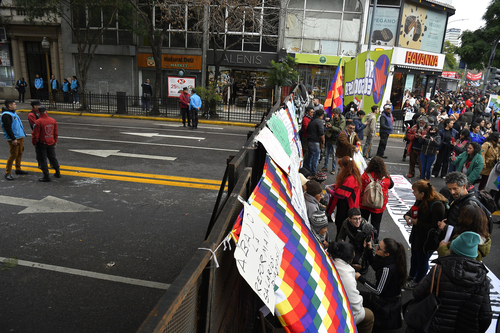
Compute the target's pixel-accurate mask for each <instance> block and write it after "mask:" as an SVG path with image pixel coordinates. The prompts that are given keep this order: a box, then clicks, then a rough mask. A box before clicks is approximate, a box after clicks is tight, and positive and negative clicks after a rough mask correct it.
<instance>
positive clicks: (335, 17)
mask: <svg viewBox="0 0 500 333" xmlns="http://www.w3.org/2000/svg"><path fill="white" fill-rule="evenodd" d="M341 18H342V14H335V13H325V12H306V19H305V22H304V37H305V38H321V39H334V40H335V39H337V40H338V39H340V38H339V37H340V34H339V33H340V20H341Z"/></svg>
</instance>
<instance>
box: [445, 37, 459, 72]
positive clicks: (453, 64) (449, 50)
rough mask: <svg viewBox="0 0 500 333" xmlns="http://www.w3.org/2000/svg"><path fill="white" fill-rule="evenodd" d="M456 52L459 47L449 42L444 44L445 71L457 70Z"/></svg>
mask: <svg viewBox="0 0 500 333" xmlns="http://www.w3.org/2000/svg"><path fill="white" fill-rule="evenodd" d="M456 51H457V47H456V46H455V45H453V44H451V43H450V42H449V41H445V42H444V48H443V53H444V54H445V59H444V70H446V71H453V70H455V69H456V68H457V59H456V58H455V54H456Z"/></svg>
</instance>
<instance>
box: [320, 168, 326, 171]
mask: <svg viewBox="0 0 500 333" xmlns="http://www.w3.org/2000/svg"><path fill="white" fill-rule="evenodd" d="M320 171H328V168H321V170H320Z"/></svg>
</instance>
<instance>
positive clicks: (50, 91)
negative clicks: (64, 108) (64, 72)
mask: <svg viewBox="0 0 500 333" xmlns="http://www.w3.org/2000/svg"><path fill="white" fill-rule="evenodd" d="M45 61H46V62H47V78H48V81H47V86H48V87H49V90H48V92H49V104H50V102H52V87H51V84H50V69H49V50H47V49H46V50H45Z"/></svg>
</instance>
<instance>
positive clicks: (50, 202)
mask: <svg viewBox="0 0 500 333" xmlns="http://www.w3.org/2000/svg"><path fill="white" fill-rule="evenodd" d="M0 204H6V205H13V206H23V207H26V209H24V210H22V211H20V212H19V213H18V214H37V213H96V212H102V210H100V209H94V208H90V207H87V206H84V205H80V204H77V203H74V202H71V201H67V200H63V199H59V198H56V197H53V196H50V195H49V196H47V197H45V198H43V199H41V200H32V199H24V198H15V197H8V196H5V195H0Z"/></svg>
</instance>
